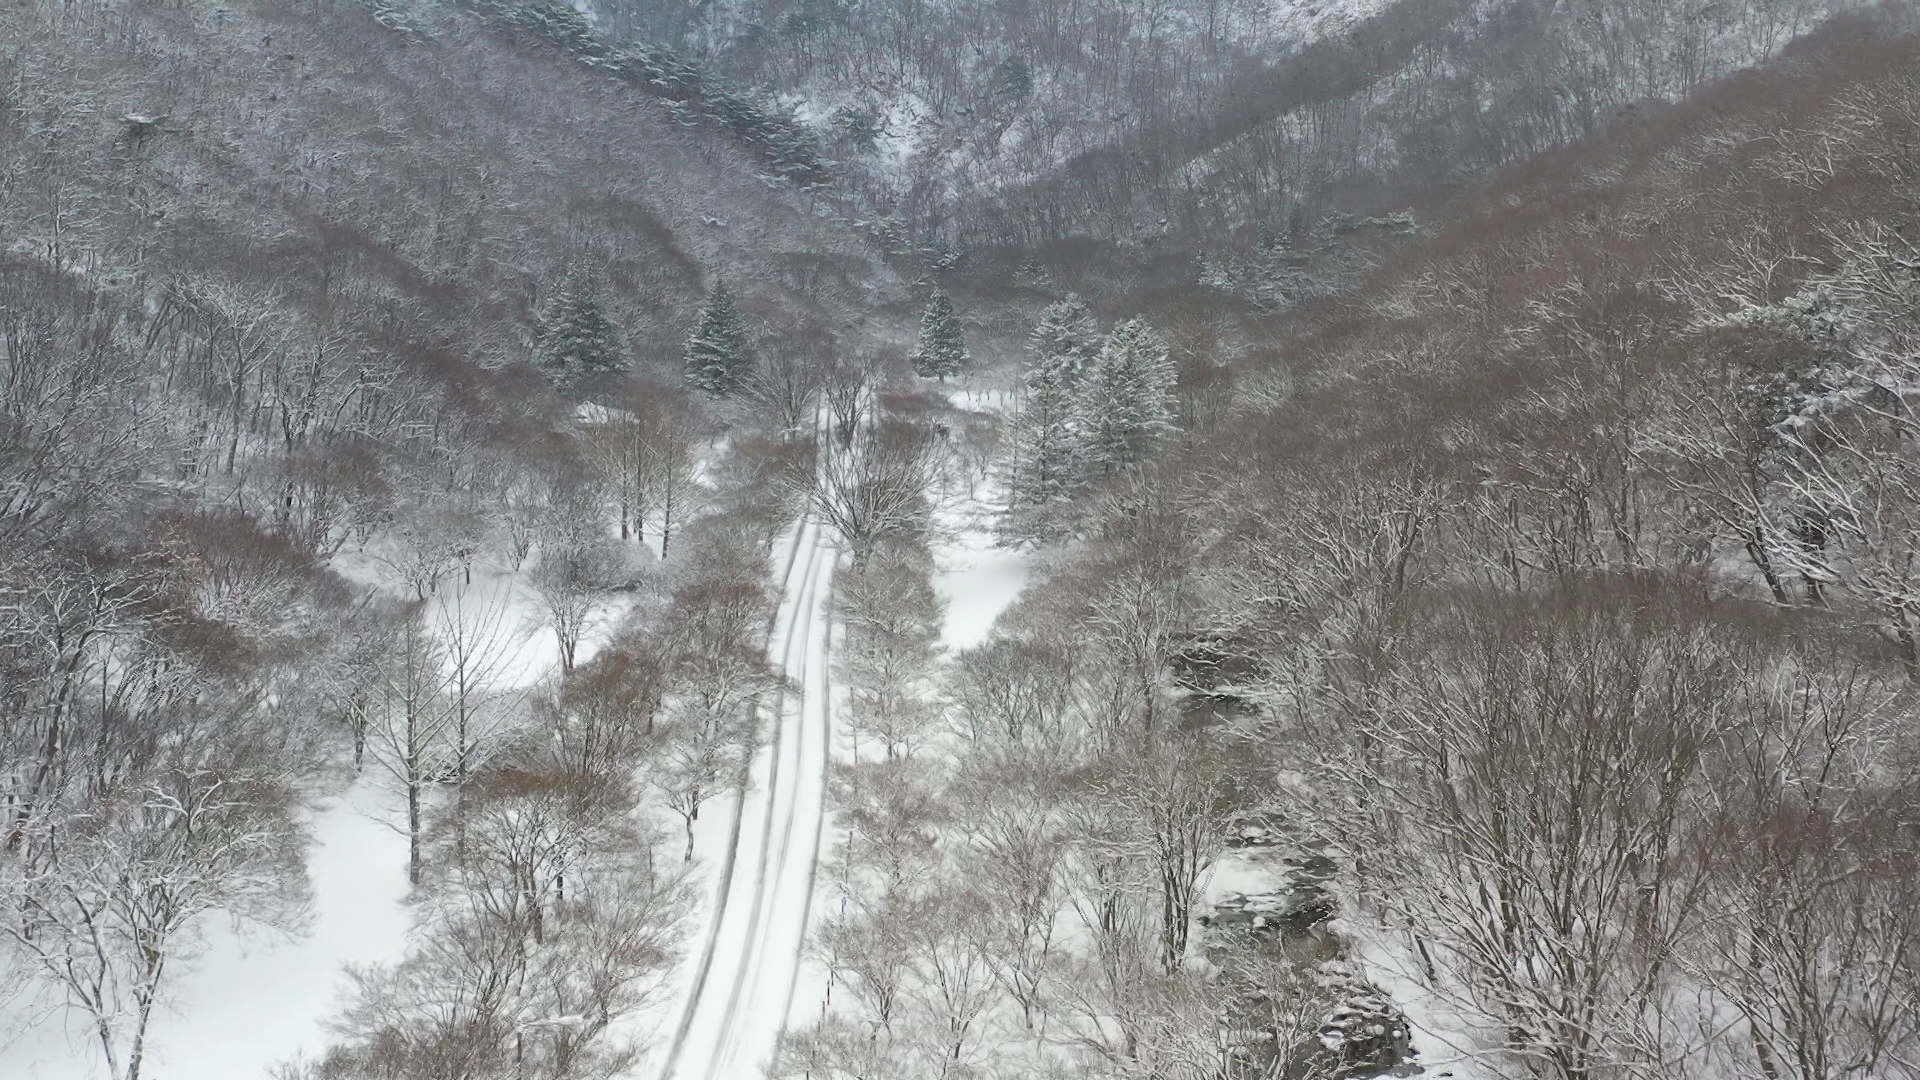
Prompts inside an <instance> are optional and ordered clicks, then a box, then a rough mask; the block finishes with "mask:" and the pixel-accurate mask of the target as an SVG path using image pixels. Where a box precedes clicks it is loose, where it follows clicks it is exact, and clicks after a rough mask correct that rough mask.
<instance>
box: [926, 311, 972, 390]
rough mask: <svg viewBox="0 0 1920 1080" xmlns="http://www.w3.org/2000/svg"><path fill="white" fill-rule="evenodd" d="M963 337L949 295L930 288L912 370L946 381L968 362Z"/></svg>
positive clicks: (957, 316) (927, 376) (963, 334)
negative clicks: (931, 293)
mask: <svg viewBox="0 0 1920 1080" xmlns="http://www.w3.org/2000/svg"><path fill="white" fill-rule="evenodd" d="M971 360H972V358H971V357H970V356H968V355H967V339H966V335H965V333H964V332H963V331H962V330H961V329H960V316H959V315H958V314H956V313H955V312H954V310H953V298H952V297H950V296H948V295H947V292H946V290H945V289H935V290H933V300H932V301H930V302H929V303H928V304H927V313H926V315H925V316H924V317H923V318H922V319H921V320H920V347H919V348H918V349H916V350H914V353H913V370H914V373H915V374H917V375H919V376H921V377H922V378H927V379H939V380H940V381H942V382H945V381H946V378H947V376H949V375H958V374H960V372H961V370H962V369H963V368H965V367H966V366H967V364H968V363H969V362H971Z"/></svg>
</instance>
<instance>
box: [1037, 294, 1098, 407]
mask: <svg viewBox="0 0 1920 1080" xmlns="http://www.w3.org/2000/svg"><path fill="white" fill-rule="evenodd" d="M1027 352H1028V353H1029V354H1031V355H1032V357H1033V370H1034V371H1038V370H1040V369H1041V368H1043V367H1053V368H1059V369H1060V371H1059V376H1060V377H1061V378H1062V379H1063V380H1064V384H1065V385H1071V384H1073V383H1075V382H1077V381H1079V378H1080V376H1081V374H1082V373H1083V372H1085V371H1086V370H1087V369H1088V368H1089V367H1091V366H1092V365H1093V362H1094V359H1095V358H1096V357H1098V356H1099V355H1100V327H1099V324H1097V323H1095V322H1094V320H1093V312H1092V311H1090V310H1088V309H1087V302H1086V301H1085V300H1082V299H1081V298H1080V294H1079V293H1069V294H1068V295H1067V298H1066V299H1065V300H1062V301H1060V302H1059V303H1057V304H1053V305H1051V306H1049V307H1048V308H1047V309H1046V310H1045V311H1043V312H1041V313H1040V322H1039V324H1038V325H1036V326H1035V327H1034V328H1033V336H1032V338H1030V339H1029V340H1028V342H1027Z"/></svg>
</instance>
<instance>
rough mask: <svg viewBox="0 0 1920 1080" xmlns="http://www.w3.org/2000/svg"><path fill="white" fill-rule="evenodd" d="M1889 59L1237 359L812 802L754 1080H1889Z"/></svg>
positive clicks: (1903, 624)
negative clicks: (823, 987) (827, 831)
mask: <svg viewBox="0 0 1920 1080" xmlns="http://www.w3.org/2000/svg"><path fill="white" fill-rule="evenodd" d="M1643 14H1646V15H1647V16H1648V17H1652V16H1653V15H1655V14H1657V13H1651V12H1649V13H1643ZM1909 19H1910V15H1909V14H1908V13H1906V12H1905V11H1903V10H1889V11H1887V12H1885V13H1882V14H1879V15H1875V16H1873V17H1870V18H1865V19H1862V20H1860V21H1856V22H1845V23H1841V24H1837V25H1835V26H1833V27H1830V28H1829V29H1828V30H1826V31H1825V32H1823V33H1821V34H1819V35H1816V36H1814V37H1813V38H1811V39H1808V40H1806V41H1803V42H1801V43H1800V44H1799V45H1798V46H1796V48H1797V49H1799V50H1800V52H1799V53H1798V54H1797V55H1796V58H1795V59H1794V60H1793V61H1792V62H1790V63H1785V64H1781V65H1776V66H1772V67H1769V68H1765V69H1762V70H1760V71H1757V72H1754V73H1750V74H1748V75H1746V76H1743V77H1741V78H1740V79H1738V80H1736V81H1735V82H1733V83H1731V84H1729V85H1727V86H1723V87H1702V88H1701V89H1700V92H1699V93H1698V94H1697V95H1696V96H1695V99H1694V100H1692V101H1689V102H1687V103H1683V104H1682V105H1680V106H1679V107H1677V108H1674V109H1671V110H1666V111H1662V112H1660V113H1658V115H1657V117H1656V118H1655V119H1654V122H1651V123H1648V124H1643V125H1641V126H1639V127H1637V128H1636V129H1635V130H1632V131H1627V130H1625V128H1624V127H1623V128H1618V129H1609V128H1607V127H1606V126H1605V125H1604V123H1601V122H1599V121H1600V120H1602V119H1603V117H1600V116H1596V124H1595V126H1594V127H1593V129H1592V131H1593V134H1592V137H1591V139H1590V141H1589V142H1588V143H1586V144H1583V145H1578V146H1575V147H1573V148H1571V149H1569V150H1566V151H1563V152H1561V153H1560V154H1558V155H1551V156H1547V157H1543V158H1538V159H1536V160H1533V161H1531V162H1529V163H1527V164H1525V165H1523V166H1519V167H1516V168H1513V169H1511V170H1508V171H1506V172H1504V173H1501V174H1498V175H1496V176H1494V177H1492V178H1491V179H1490V180H1488V181H1487V185H1486V186H1487V188H1488V189H1489V195H1488V199H1487V201H1486V202H1485V203H1484V204H1483V205H1482V206H1481V208H1480V209H1479V210H1477V211H1476V212H1472V213H1467V214H1463V215H1462V216H1461V217H1460V218H1459V219H1458V220H1457V221H1455V222H1453V223H1452V224H1449V225H1446V226H1445V227H1442V228H1439V229H1436V230H1435V231H1434V232H1433V233H1432V234H1430V235H1426V236H1418V235H1413V234H1400V235H1399V236H1398V238H1391V237H1389V236H1388V235H1387V234H1385V233H1382V234H1381V235H1379V236H1376V237H1373V238H1370V239H1368V240H1367V241H1366V244H1367V245H1378V246H1377V247H1375V248H1374V249H1373V250H1374V252H1375V254H1384V255H1390V257H1382V258H1375V259H1371V260H1369V261H1366V263H1365V265H1364V266H1363V267H1361V268H1360V269H1359V270H1357V271H1355V270H1353V268H1352V267H1351V266H1349V267H1346V268H1343V269H1340V270H1339V280H1338V281H1337V282H1336V283H1335V284H1334V285H1332V286H1330V287H1328V288H1326V289H1324V290H1320V295H1316V296H1306V297H1303V298H1302V299H1301V301H1300V302H1299V303H1297V304H1294V305H1289V306H1287V307H1286V308H1285V309H1284V311H1277V312H1276V313H1269V314H1267V315H1257V316H1256V315H1249V314H1248V313H1246V312H1245V311H1244V310H1241V311H1231V312H1228V313H1227V315H1226V316H1224V317H1223V319H1224V323H1223V325H1222V326H1221V327H1219V328H1217V329H1218V332H1217V333H1216V334H1215V335H1214V336H1213V342H1214V345H1215V347H1220V348H1226V349H1235V348H1237V349H1239V350H1240V351H1239V353H1238V358H1237V363H1236V369H1235V371H1234V372H1233V383H1232V386H1233V389H1234V390H1235V391H1236V401H1235V404H1234V408H1233V409H1232V411H1231V412H1230V413H1228V414H1226V415H1224V416H1223V417H1222V418H1221V419H1220V421H1219V422H1218V425H1217V427H1215V428H1214V429H1213V430H1211V431H1203V432H1194V433H1191V434H1190V435H1189V437H1188V438H1187V440H1185V441H1186V443H1187V445H1185V446H1183V447H1181V448H1179V449H1177V450H1173V451H1170V452H1169V453H1168V454H1166V455H1165V456H1163V457H1161V458H1160V459H1157V460H1156V461H1154V462H1151V463H1148V464H1146V465H1145V466H1144V467H1138V468H1135V469H1130V470H1125V471H1123V473H1122V474H1120V475H1116V476H1114V477H1113V478H1111V479H1110V480H1109V481H1108V482H1107V483H1105V484H1102V485H1099V486H1097V487H1096V488H1095V489H1094V490H1092V491H1090V492H1087V493H1085V494H1083V495H1081V496H1080V498H1081V499H1082V500H1083V506H1084V508H1085V513H1084V514H1081V515H1079V516H1078V520H1079V521H1081V522H1083V523H1084V524H1083V525H1081V526H1080V527H1079V528H1078V531H1077V533H1076V535H1074V536H1073V537H1072V544H1071V546H1069V547H1067V548H1066V549H1065V550H1062V551H1059V552H1057V553H1053V554H1050V555H1048V556H1047V557H1046V559H1045V560H1044V561H1043V562H1042V563H1041V564H1040V568H1041V571H1040V574H1039V577H1038V580H1037V581H1036V582H1035V583H1034V584H1033V585H1032V586H1031V587H1030V588H1029V590H1028V593H1027V594H1026V595H1025V596H1024V597H1023V598H1022V599H1021V600H1020V601H1019V602H1018V603H1017V604H1016V606H1015V607H1014V608H1013V609H1011V610H1010V611H1009V612H1008V613H1007V614H1006V615H1005V616H1003V617H1002V619H1001V621H1000V624H999V625H998V626H997V628H996V630H995V633H994V634H993V636H992V637H991V638H990V639H989V640H987V641H986V642H984V643H983V644H981V645H979V646H978V647H976V648H973V649H968V650H965V651H963V652H961V653H960V654H958V655H956V656H954V657H952V658H951V659H950V660H949V661H948V662H947V664H946V665H945V668H944V675H943V681H944V682H945V683H946V694H945V695H944V699H943V701H942V703H941V718H942V720H943V724H942V725H941V727H940V728H939V729H936V730H938V735H937V736H936V737H935V738H933V739H929V740H925V741H924V742H922V743H921V744H920V745H917V746H913V747H910V748H908V749H906V750H904V751H903V752H902V753H900V754H898V755H896V757H895V759H894V760H890V761H886V762H869V763H868V764H867V765H866V766H864V767H862V768H858V769H852V768H850V769H848V770H847V771H846V773H845V775H843V776H842V777H841V780H840V787H839V789H838V791H839V795H840V798H841V799H842V803H843V807H844V810H843V814H844V817H845V820H846V822H847V825H848V838H847V841H846V847H845V850H844V851H843V852H842V855H843V857H844V858H845V860H846V867H845V868H844V869H842V870H841V871H839V872H838V875H837V878H836V882H835V884H836V887H837V888H838V889H839V890H840V891H841V893H842V894H843V895H844V897H845V899H844V902H843V903H842V904H841V905H839V906H838V907H837V908H836V909H835V912H834V915H833V917H832V918H831V919H830V920H829V922H828V924H827V926H826V928H825V929H824V930H823V933H822V938H821V950H820V951H821V956H822V958H823V961H824V962H825V963H827V964H828V965H829V967H830V968H832V969H833V970H834V972H835V973H836V983H835V988H834V1006H833V1009H832V1011H831V1013H830V1015H829V1016H828V1017H827V1018H826V1019H825V1020H823V1022H822V1023H821V1024H820V1025H819V1026H818V1027H817V1028H815V1029H813V1030H810V1031H806V1032H801V1033H796V1034H795V1035H794V1037H792V1038H791V1039H790V1040H789V1045H788V1047H787V1054H788V1056H787V1057H786V1059H785V1068H786V1074H787V1075H795V1076H799V1075H807V1076H816V1077H817V1076H846V1077H853V1076H863V1075H888V1076H945V1077H953V1076H964V1075H979V1074H981V1073H992V1072H996V1071H998V1072H1007V1073H1012V1074H1015V1075H1046V1074H1047V1070H1048V1069H1049V1068H1068V1067H1087V1066H1088V1064H1089V1063H1090V1062H1091V1063H1097V1064H1094V1065H1092V1067H1094V1068H1097V1069H1098V1070H1099V1071H1101V1073H1102V1074H1103V1075H1116V1076H1142V1077H1146V1076H1155V1077H1183V1078H1186V1077H1190V1078H1196V1080H1197V1078H1203V1077H1205V1078H1214V1077H1239V1076H1249V1077H1250V1076H1281V1075H1284V1076H1302V1077H1310V1076H1327V1077H1344V1076H1366V1075H1381V1074H1383V1073H1385V1072H1387V1071H1389V1070H1391V1069H1392V1068H1394V1067H1395V1066H1396V1065H1399V1064H1403V1063H1405V1061H1406V1054H1407V1053H1408V1052H1409V1051H1411V1052H1416V1053H1418V1054H1419V1055H1420V1060H1421V1061H1422V1062H1423V1063H1425V1064H1427V1065H1428V1067H1430V1068H1446V1067H1448V1066H1449V1065H1450V1064H1452V1063H1454V1062H1456V1061H1457V1060H1458V1059H1460V1058H1470V1059H1472V1062H1473V1065H1472V1067H1473V1068H1474V1069H1475V1070H1476V1071H1477V1073H1478V1074H1481V1075H1499V1076H1514V1077H1522V1076H1528V1077H1549V1078H1554V1080H1571V1078H1592V1077H1600V1076H1634V1077H1645V1078H1656V1077H1661V1078H1665V1077H1670V1078H1674V1080H1679V1078H1681V1077H1698V1076H1710V1075H1742V1076H1744V1075H1753V1076H1762V1077H1770V1078H1771V1077H1788V1076H1791V1077H1800V1078H1809V1080H1810V1078H1815V1077H1818V1078H1823V1080H1839V1078H1841V1077H1846V1076H1864V1075H1871V1076H1886V1077H1910V1076H1916V1075H1920V1065H1916V1062H1920V1009H1916V1006H1915V1000H1916V999H1915V997H1914V996H1913V987H1914V976H1913V972H1914V971H1915V970H1920V966H1917V965H1920V952H1917V951H1916V946H1917V945H1920V933H1916V927H1915V925H1914V920H1913V918H1912V916H1911V912H1912V911H1913V910H1914V909H1915V908H1916V906H1917V905H1916V900H1917V899H1920V891H1916V890H1920V877H1916V875H1915V873H1914V867H1915V865H1916V856H1920V831H1916V829H1915V826H1914V814H1913V810H1914V807H1915V806H1916V805H1920V803H1917V802H1916V797H1917V796H1920V792H1916V791H1915V789H1914V786H1913V783H1912V781H1911V779H1910V778H1911V775H1912V764H1913V762H1912V753H1911V750H1910V748H1909V747H1910V744H1911V743H1912V740H1913V737H1914V733H1915V730H1916V729H1915V711H1914V707H1915V703H1914V678H1913V675H1912V671H1913V667H1914V662H1913V657H1914V655H1915V653H1914V645H1913V642H1914V640H1915V636H1914V635H1915V628H1914V626H1913V625H1912V619H1913V610H1914V609H1913V605H1912V602H1911V599H1912V598H1911V595H1910V594H1911V593H1912V588H1911V582H1910V579H1909V574H1910V570H1911V567H1910V566H1909V565H1908V564H1909V563H1910V562H1911V560H1910V559H1909V558H1908V551H1909V549H1910V548H1911V547H1912V543H1911V538H1912V536H1913V535H1914V533H1913V530H1914V529H1915V523H1916V518H1915V512H1916V507H1917V506H1920V504H1916V503H1915V502H1914V500H1913V499H1912V497H1911V496H1912V491H1911V490H1910V489H1911V488H1912V484H1911V483H1910V482H1909V478H1908V473H1909V471H1910V460H1909V459H1910V458H1911V457H1912V445H1913V441H1912V439H1911V431H1910V425H1911V422H1912V417H1911V411H1912V405H1913V400H1912V399H1913V396H1914V395H1913V387H1914V386H1915V385H1916V381H1915V372H1914V370H1913V362H1914V361H1913V357H1914V349H1913V347H1912V346H1913V341H1914V335H1915V333H1916V328H1917V327H1920V322H1917V321H1916V314H1915V313H1916V311H1920V308H1916V307H1915V304H1914V297H1915V293H1914V289H1915V281H1916V280H1917V279H1916V277H1915V266H1916V260H1915V258H1914V252H1913V250H1912V247H1911V244H1910V241H1909V240H1908V239H1906V238H1904V234H1905V232H1906V231H1907V229H1906V225H1905V224H1903V223H1907V222H1910V221H1911V220H1912V219H1913V218H1914V216H1915V214H1916V213H1920V202H1916V198H1917V197H1920V188H1916V187H1915V184H1914V173H1913V170H1912V166H1911V162H1910V157H1911V153H1910V148H1911V146H1912V145H1913V134H1914V131H1915V119H1914V118H1915V115H1916V113H1915V111H1914V108H1913V104H1914V102H1915V100H1916V98H1915V83H1914V81H1913V78H1912V75H1911V71H1912V68H1913V65H1914V63H1915V58H1916V55H1920V54H1916V48H1917V46H1916V44H1915V39H1914V38H1913V36H1912V25H1911V23H1910V21H1908V20H1909ZM1662 62H1663V63H1664V62H1665V61H1664V60H1663V61H1662ZM1645 92H1647V93H1654V94H1658V93H1664V92H1665V91H1662V90H1659V89H1658V88H1654V87H1651V86H1649V88H1648V89H1647V90H1646V91H1645ZM1602 112H1604V110H1602ZM1558 138H1559V137H1558V136H1556V137H1555V139H1554V140H1550V141H1557V139H1558ZM1809 148H1817V149H1816V150H1810V149H1809ZM1324 257H1325V256H1324V255H1321V256H1315V257H1313V258H1309V259H1307V260H1306V261H1305V262H1304V263H1303V266H1304V267H1305V269H1306V272H1307V273H1308V274H1311V273H1313V272H1314V267H1315V266H1316V265H1317V264H1316V262H1315V259H1317V258H1324ZM1335 258H1337V256H1335ZM1149 276H1150V275H1149ZM1168 276H1169V277H1172V275H1168ZM1191 297H1192V290H1191V285H1190V282H1188V281H1181V280H1175V281H1172V282H1171V283H1168V282H1167V281H1166V280H1165V279H1162V280H1160V281H1154V282H1136V283H1135V287H1134V289H1133V291H1132V293H1131V294H1129V295H1128V296H1126V297H1125V301H1126V303H1127V304H1128V307H1129V308H1130V309H1131V310H1155V309H1156V307H1165V308H1180V307H1182V306H1189V307H1190V306H1191V303H1190V302H1191ZM1116 306H1117V305H1116ZM1216 310H1218V309H1216ZM1255 333H1259V334H1264V335H1266V336H1267V337H1268V344H1266V345H1265V346H1262V347H1260V348H1255V347H1253V346H1251V345H1250V344H1248V343H1246V342H1245V341H1244V340H1243V341H1241V342H1240V343H1239V344H1238V345H1236V343H1235V340H1234V339H1235V338H1236V337H1240V336H1242V335H1245V336H1246V337H1251V336H1253V334H1255ZM1010 336H1011V335H1010ZM1009 344H1012V343H1011V342H1010V343H1009ZM1248 837H1253V839H1248ZM1239 845H1251V846H1249V847H1247V848H1245V849H1244V850H1243V851H1239V852H1236V850H1235V849H1236V847H1237V846H1239ZM1248 851H1251V852H1263V853H1265V854H1254V855H1249V854H1246V852H1248ZM1249 858H1254V859H1266V860H1267V861H1268V864H1269V865H1277V866H1279V867H1281V868H1282V869H1281V877H1282V879H1283V880H1284V881H1285V882H1287V884H1288V885H1289V886H1290V887H1289V888H1285V889H1281V890H1280V893H1281V895H1278V896H1276V897H1268V898H1264V902H1266V903H1267V904H1268V906H1266V907H1263V908H1258V909H1257V910H1256V909H1255V908H1253V907H1252V906H1251V903H1250V900H1251V898H1248V899H1249V906H1247V907H1246V908H1244V909H1240V908H1233V909H1226V908H1223V909H1219V910H1215V911H1213V912H1211V913H1209V914H1210V921H1209V924H1208V925H1206V926H1201V925H1199V924H1198V923H1197V920H1196V919H1195V918H1194V916H1195V915H1196V914H1199V912H1196V911H1195V910H1194V909H1195V908H1196V907H1197V906H1198V905H1197V904H1196V903H1195V895H1196V893H1195V888H1196V883H1204V882H1205V880H1206V877H1207V874H1208V873H1209V872H1210V869H1211V868H1212V867H1215V866H1218V865H1222V864H1226V863H1231V862H1234V861H1236V860H1244V859H1249ZM983 980H984V985H983ZM1403 1011H1404V1012H1403ZM1066 1062H1071V1063H1073V1064H1072V1065H1071V1066H1067V1065H1064V1064H1063V1063H1066ZM1462 1067H1463V1068H1464V1067H1465V1066H1462Z"/></svg>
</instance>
